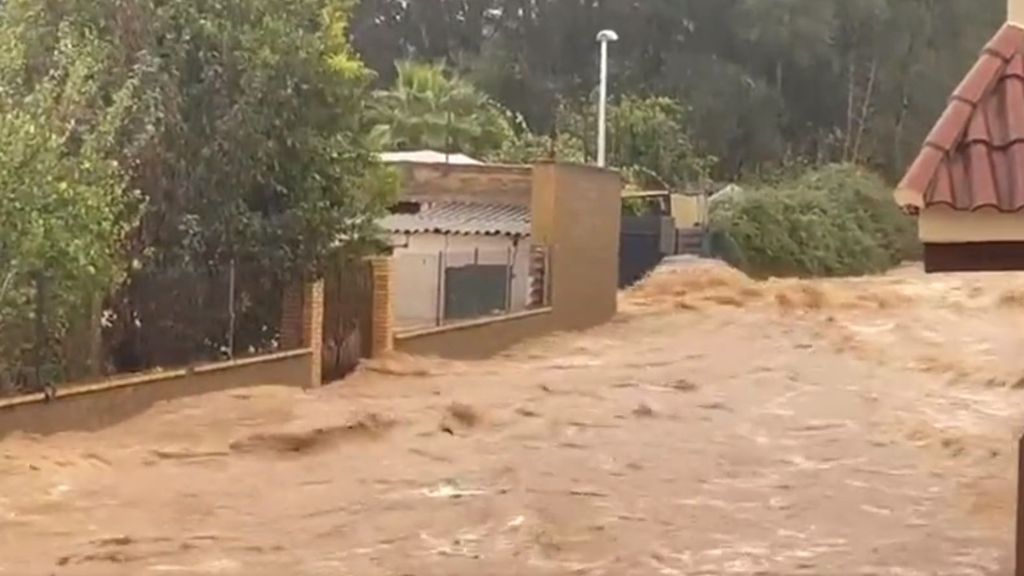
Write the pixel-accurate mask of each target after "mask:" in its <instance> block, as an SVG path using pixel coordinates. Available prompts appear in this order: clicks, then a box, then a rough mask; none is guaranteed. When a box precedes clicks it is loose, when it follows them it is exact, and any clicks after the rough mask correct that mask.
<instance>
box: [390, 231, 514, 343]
mask: <svg viewBox="0 0 1024 576" xmlns="http://www.w3.org/2000/svg"><path fill="white" fill-rule="evenodd" d="M392 245H393V246H397V248H395V250H394V269H393V273H392V274H393V284H394V288H393V290H394V301H393V304H392V305H393V307H394V316H395V325H396V327H397V328H398V329H400V330H402V329H413V328H425V327H434V326H436V325H437V313H438V302H437V299H438V283H439V278H438V274H439V262H438V261H439V259H440V254H441V253H442V252H443V253H445V254H446V260H447V264H448V266H460V265H463V264H470V263H472V262H473V258H474V257H475V254H476V252H477V251H479V262H480V263H481V264H501V265H504V264H506V263H507V262H508V261H509V259H510V258H511V260H512V264H513V268H512V275H513V276H512V311H513V312H521V311H523V310H525V309H526V306H527V304H528V302H529V297H530V294H529V292H530V239H529V238H513V237H510V236H462V235H451V234H402V235H396V236H394V237H392Z"/></svg>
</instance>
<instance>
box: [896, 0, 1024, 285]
mask: <svg viewBox="0 0 1024 576" xmlns="http://www.w3.org/2000/svg"><path fill="white" fill-rule="evenodd" d="M895 198H896V202H897V203H898V204H899V205H900V206H901V207H902V208H903V209H904V211H905V212H907V213H909V214H912V215H915V216H917V218H918V227H919V235H920V238H921V241H922V242H923V243H924V246H925V250H924V254H925V267H926V269H927V270H928V271H930V272H955V271H982V270H1024V212H1022V210H1024V0H1009V14H1008V20H1007V23H1006V24H1005V25H1004V26H1003V27H1002V28H1001V29H1000V30H999V31H998V32H996V34H995V36H994V37H993V38H992V40H991V41H989V43H988V44H987V45H986V46H985V48H984V50H983V51H982V53H981V56H980V57H979V59H978V61H977V63H976V64H975V65H974V67H973V68H972V69H971V71H970V72H968V73H967V76H966V77H965V78H964V80H963V82H961V84H960V85H959V86H958V87H957V88H956V90H955V91H954V92H953V95H952V97H951V98H950V101H949V104H948V106H947V108H946V110H945V112H944V113H943V114H942V116H941V117H940V118H939V120H938V122H937V123H936V124H935V127H934V128H933V129H932V131H931V133H930V134H929V135H928V137H927V139H926V140H925V143H924V146H923V148H922V150H921V152H920V154H919V155H918V156H917V159H916V160H915V161H914V162H913V164H912V165H911V166H910V168H909V169H908V171H907V173H906V175H905V176H904V178H903V180H902V181H901V182H900V184H899V186H898V187H897V190H896V192H895Z"/></svg>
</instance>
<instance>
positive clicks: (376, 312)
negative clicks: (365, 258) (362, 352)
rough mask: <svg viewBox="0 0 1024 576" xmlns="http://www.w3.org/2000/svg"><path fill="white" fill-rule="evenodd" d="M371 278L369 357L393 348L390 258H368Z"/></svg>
mask: <svg viewBox="0 0 1024 576" xmlns="http://www.w3.org/2000/svg"><path fill="white" fill-rule="evenodd" d="M370 272H371V277H372V279H373V304H372V306H373V313H372V316H371V318H372V320H371V322H372V327H371V340H370V341H371V346H370V357H371V358H379V357H381V356H383V355H385V354H387V353H388V352H391V351H392V350H394V338H393V336H394V314H393V313H392V308H391V294H392V292H391V258H389V257H387V256H377V257H374V258H370Z"/></svg>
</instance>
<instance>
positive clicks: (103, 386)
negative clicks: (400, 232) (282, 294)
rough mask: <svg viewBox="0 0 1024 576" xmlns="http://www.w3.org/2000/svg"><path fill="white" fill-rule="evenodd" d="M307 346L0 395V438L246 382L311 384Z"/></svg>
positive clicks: (81, 427) (85, 424) (115, 416)
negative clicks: (51, 391) (52, 393)
mask: <svg viewBox="0 0 1024 576" xmlns="http://www.w3.org/2000/svg"><path fill="white" fill-rule="evenodd" d="M313 363H314V354H313V353H312V351H311V350H308V349H305V350H298V351H294V352H283V353H280V354H274V355H268V356H262V357H259V358H254V359H250V360H238V361H234V362H225V363H221V364H213V365H209V366H204V367H199V368H196V369H194V370H191V371H189V370H173V371H167V372H162V373H159V374H149V375H143V376H135V377H128V378H121V379H116V380H110V381H107V382H103V383H99V384H91V385H80V386H67V387H62V388H61V389H60V391H59V396H58V397H57V398H55V399H53V400H52V401H50V402H46V401H45V398H43V397H42V395H41V394H35V395H31V396H24V397H20V398H10V399H5V400H0V438H2V437H4V436H6V435H7V434H10V433H12V432H24V433H28V434H55V433H59V432H66V431H72V430H73V431H92V430H98V429H101V428H104V427H107V426H111V425H113V424H116V423H118V422H121V421H124V420H126V419H128V418H131V417H133V416H136V415H138V414H141V413H142V412H145V411H146V410H147V409H149V408H150V407H152V406H153V405H155V404H156V403H158V402H163V401H166V400H173V399H175V398H182V397H186V396H194V395H198V394H206V393H209V392H217V391H221V390H228V389H232V388H243V387H250V386H295V387H302V386H308V385H309V374H310V372H311V370H312V364H313Z"/></svg>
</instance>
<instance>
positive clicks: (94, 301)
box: [0, 263, 284, 396]
mask: <svg viewBox="0 0 1024 576" xmlns="http://www.w3.org/2000/svg"><path fill="white" fill-rule="evenodd" d="M61 278H62V276H61V275H60V274H58V273H57V272H53V273H48V272H47V271H40V272H37V273H36V274H33V275H31V276H25V277H21V278H17V279H15V281H14V282H12V283H11V284H10V285H8V287H7V290H6V292H5V295H4V299H3V301H0V396H5V395H7V396H9V395H16V394H22V393H28V392H49V391H50V390H52V389H53V387H55V386H59V385H61V384H64V383H68V382H76V381H83V380H93V379H99V378H103V377H109V376H114V375H118V374H126V373H138V372H146V371H151V370H156V369H172V368H180V367H185V366H191V365H195V364H201V363H207V362H213V361H221V360H227V359H232V358H236V357H245V356H250V355H256V354H262V353H266V352H270V351H274V350H277V349H279V347H280V346H279V340H280V322H281V316H282V314H281V307H282V302H283V288H284V287H283V282H280V281H278V280H276V279H274V278H273V275H272V274H267V273H266V271H265V270H262V269H261V268H260V267H258V266H252V265H246V264H241V263H230V264H227V265H224V266H220V267H212V266H202V267H186V266H171V265H165V266H150V267H147V268H144V269H140V270H135V271H133V272H132V273H131V274H130V275H129V276H128V278H127V279H126V280H125V281H124V282H123V283H121V285H120V286H118V287H117V288H116V289H115V290H113V291H111V292H109V293H107V294H83V293H82V291H81V290H80V289H79V290H72V289H71V288H70V287H69V286H68V285H66V284H65V283H62V281H61Z"/></svg>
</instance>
